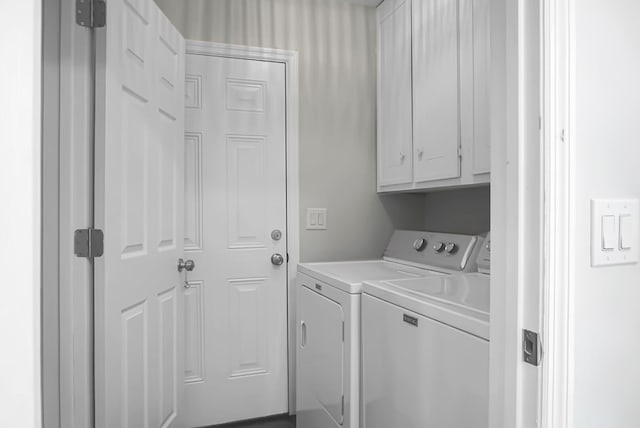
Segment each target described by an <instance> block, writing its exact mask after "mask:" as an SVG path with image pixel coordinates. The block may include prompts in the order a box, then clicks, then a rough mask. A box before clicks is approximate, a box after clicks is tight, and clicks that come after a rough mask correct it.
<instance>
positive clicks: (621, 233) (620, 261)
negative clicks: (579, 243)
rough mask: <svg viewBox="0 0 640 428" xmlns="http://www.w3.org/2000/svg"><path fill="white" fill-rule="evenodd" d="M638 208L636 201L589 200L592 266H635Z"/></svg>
mask: <svg viewBox="0 0 640 428" xmlns="http://www.w3.org/2000/svg"><path fill="white" fill-rule="evenodd" d="M639 207H640V202H639V201H638V200H637V199H593V200H592V201H591V266H594V267H598V266H611V265H624V264H633V263H638V249H639V247H640V239H639V236H638V222H639V221H640V218H639V217H638V214H639ZM621 219H622V220H621ZM621 224H622V226H623V227H620V226H621Z"/></svg>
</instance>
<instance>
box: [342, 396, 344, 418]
mask: <svg viewBox="0 0 640 428" xmlns="http://www.w3.org/2000/svg"><path fill="white" fill-rule="evenodd" d="M342 416H344V395H343V396H342Z"/></svg>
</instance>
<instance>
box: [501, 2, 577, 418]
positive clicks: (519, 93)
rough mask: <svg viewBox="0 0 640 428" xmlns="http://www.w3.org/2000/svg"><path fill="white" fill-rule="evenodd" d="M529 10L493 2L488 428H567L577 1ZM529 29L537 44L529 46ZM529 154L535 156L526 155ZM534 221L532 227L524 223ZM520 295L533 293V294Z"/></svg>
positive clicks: (570, 378)
mask: <svg viewBox="0 0 640 428" xmlns="http://www.w3.org/2000/svg"><path fill="white" fill-rule="evenodd" d="M530 1H531V0H516V1H510V0H496V1H494V2H492V18H491V19H492V22H493V23H496V22H497V23H498V26H494V25H492V31H496V33H494V34H492V46H500V47H501V49H495V48H494V49H492V56H493V57H492V67H494V69H493V70H492V79H493V80H492V119H491V120H492V124H491V129H492V134H493V142H494V144H493V146H492V160H491V162H492V174H491V175H492V192H491V193H492V196H491V197H492V216H491V217H492V218H491V221H492V236H491V238H492V248H493V249H494V251H493V254H492V255H493V256H494V260H493V266H492V294H491V307H492V314H491V315H492V338H491V340H492V342H491V347H492V351H491V352H492V353H491V357H492V361H491V391H490V392H491V406H490V418H491V419H490V426H491V427H496V428H511V427H517V428H532V427H540V428H570V427H572V426H573V420H572V418H573V403H572V401H573V369H572V364H573V361H574V350H573V302H572V299H573V290H574V288H575V283H574V278H573V275H572V272H571V268H572V264H573V257H572V251H573V248H572V243H573V242H574V240H573V235H574V233H575V231H574V229H573V226H572V224H571V216H572V214H573V210H574V207H573V206H572V205H571V202H570V200H571V199H570V198H571V195H572V194H573V188H574V177H573V169H574V167H573V159H572V157H573V156H574V155H573V152H574V151H573V146H574V145H575V140H574V137H573V136H572V129H573V127H574V125H573V124H574V116H573V115H574V108H573V107H574V106H575V91H574V88H573V86H572V83H573V81H574V77H575V67H574V64H575V63H574V61H573V52H574V49H573V44H572V43H573V33H572V31H573V30H574V24H573V22H572V8H573V2H574V0H534V1H536V2H537V8H538V9H537V10H535V9H536V8H532V7H531V4H530V3H529V2H530ZM534 27H535V28H536V31H538V39H537V40H536V41H535V42H532V34H531V31H532V29H534ZM534 37H535V36H534ZM534 56H535V57H537V58H538V62H539V72H540V77H539V79H540V80H539V85H540V90H539V93H538V92H535V93H534V92H532V91H528V90H527V89H528V86H527V80H526V72H527V64H528V63H529V62H530V61H531V58H532V57H534ZM532 108H538V109H539V129H540V132H541V135H540V136H539V137H538V136H536V137H535V138H533V133H531V132H530V131H531V123H530V120H531V119H532V118H531V117H529V116H527V115H526V113H527V109H529V112H530V111H531V109H532ZM534 144H537V145H539V147H540V149H539V150H536V148H535V147H534V148H532V145H534ZM532 152H534V153H535V155H533V156H532V155H531V153H532ZM531 183H536V184H537V185H538V186H542V187H541V190H542V192H539V195H538V197H535V198H526V197H525V195H526V194H527V191H528V190H529V187H530V184H531ZM532 211H533V212H535V213H534V215H533V217H534V218H535V217H537V218H536V219H535V221H534V222H531V215H530V216H529V220H527V217H526V215H525V214H526V213H529V214H530V213H531V212H532ZM505 225H506V226H505ZM531 227H535V228H536V229H537V233H536V234H535V236H537V240H536V242H535V243H533V245H532V243H531V242H530V241H527V240H526V239H524V238H525V237H526V235H527V233H526V232H527V228H531ZM496 232H497V233H496ZM531 247H534V248H533V250H532V249H531ZM531 263H535V265H536V266H539V267H540V277H539V278H536V281H528V279H527V278H526V276H527V275H526V274H527V270H526V266H527V264H531ZM527 287H536V288H537V290H536V291H535V292H533V293H532V292H531V290H527ZM530 299H539V301H538V302H536V307H537V308H538V310H537V311H534V312H535V313H531V310H530V309H529V312H527V310H528V307H530V306H531V303H530V302H531V300H530ZM494 320H495V321H494ZM494 322H495V323H496V324H494ZM530 323H535V324H537V325H536V327H537V329H538V330H537V332H538V333H539V341H540V346H541V348H542V349H541V352H542V355H541V365H540V366H539V367H535V368H534V367H532V366H528V365H527V364H526V363H523V361H522V357H523V355H522V329H523V328H529V327H530V326H529V325H527V324H530ZM494 326H497V327H499V328H498V329H494ZM496 330H498V331H496ZM494 335H497V337H494ZM524 415H527V416H528V419H525V418H524V417H523V416H524ZM532 416H533V417H532Z"/></svg>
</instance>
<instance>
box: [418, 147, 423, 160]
mask: <svg viewBox="0 0 640 428" xmlns="http://www.w3.org/2000/svg"><path fill="white" fill-rule="evenodd" d="M423 154H424V150H422V149H418V157H419V158H422V155H423Z"/></svg>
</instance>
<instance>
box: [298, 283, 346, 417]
mask: <svg viewBox="0 0 640 428" xmlns="http://www.w3.org/2000/svg"><path fill="white" fill-rule="evenodd" d="M298 311H299V312H298V378H297V382H298V423H299V424H300V426H305V427H307V426H308V427H315V426H326V425H325V424H326V422H327V419H328V417H327V416H330V417H331V419H333V422H334V423H335V424H338V425H342V424H343V421H344V390H343V385H344V352H345V350H344V312H343V310H342V306H340V304H338V303H337V302H334V301H333V300H330V299H329V298H327V297H325V296H323V295H321V294H319V293H316V292H315V291H312V290H309V289H308V288H306V287H299V288H298ZM323 421H324V422H323Z"/></svg>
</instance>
